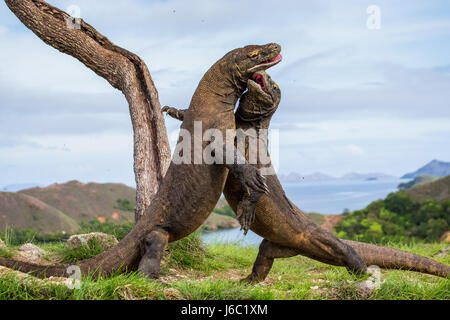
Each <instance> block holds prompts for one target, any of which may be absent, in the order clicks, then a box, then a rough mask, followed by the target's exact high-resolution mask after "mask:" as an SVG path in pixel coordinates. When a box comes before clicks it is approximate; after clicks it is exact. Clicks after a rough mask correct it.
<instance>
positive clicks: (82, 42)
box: [5, 0, 170, 221]
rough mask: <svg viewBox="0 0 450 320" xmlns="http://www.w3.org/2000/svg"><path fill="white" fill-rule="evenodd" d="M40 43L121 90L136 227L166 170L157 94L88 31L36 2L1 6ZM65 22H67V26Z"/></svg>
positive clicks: (135, 62) (138, 66)
mask: <svg viewBox="0 0 450 320" xmlns="http://www.w3.org/2000/svg"><path fill="white" fill-rule="evenodd" d="M5 2H6V4H7V6H8V7H9V8H10V9H11V11H12V12H13V13H14V14H15V15H16V16H17V17H18V18H19V20H20V21H21V22H22V23H23V24H24V25H25V26H26V27H27V28H29V29H30V30H31V31H33V32H34V33H35V34H36V35H37V36H38V37H39V38H40V39H41V40H43V41H44V42H45V43H47V44H48V45H50V46H52V47H54V48H55V49H58V50H59V51H61V52H64V53H66V54H69V55H71V56H73V57H74V58H76V59H78V60H79V61H80V62H82V63H83V64H84V65H86V66H87V67H88V68H90V69H91V70H93V71H94V72H95V73H96V74H98V75H99V76H101V77H103V78H104V79H106V80H107V81H108V82H109V83H110V84H111V85H112V86H113V87H114V88H116V89H118V90H120V91H121V92H122V93H123V94H124V95H125V98H126V99H127V101H128V104H129V109H130V115H131V121H132V125H133V134H134V173H135V177H136V209H135V218H136V221H137V220H138V219H139V217H140V216H141V215H143V213H144V210H145V208H147V207H148V206H149V204H150V201H151V199H152V197H153V196H154V195H155V194H156V192H157V190H158V187H159V184H160V183H161V181H162V178H163V177H164V175H165V173H166V170H167V168H168V166H169V164H170V146H169V142H168V138H167V130H166V127H165V123H164V117H163V115H162V114H161V112H160V110H161V104H160V102H159V98H158V92H157V90H156V88H155V86H154V84H153V80H152V78H151V76H150V72H149V70H148V68H147V66H146V65H145V63H144V62H143V61H142V60H141V59H140V58H139V57H138V56H137V55H135V54H133V53H131V52H129V51H127V50H125V49H123V48H120V47H118V46H116V45H114V44H113V43H112V42H111V41H109V40H108V39H107V38H106V37H105V36H103V35H102V34H100V33H99V32H98V31H97V30H95V29H94V28H93V27H92V26H90V25H89V24H87V23H86V22H84V21H83V20H82V19H79V20H78V19H77V21H76V23H75V24H73V19H72V18H71V17H70V16H69V15H68V14H67V13H65V12H64V11H61V10H60V9H58V8H55V7H53V6H51V5H49V4H48V3H46V2H44V1H41V0H5ZM68 21H69V22H68Z"/></svg>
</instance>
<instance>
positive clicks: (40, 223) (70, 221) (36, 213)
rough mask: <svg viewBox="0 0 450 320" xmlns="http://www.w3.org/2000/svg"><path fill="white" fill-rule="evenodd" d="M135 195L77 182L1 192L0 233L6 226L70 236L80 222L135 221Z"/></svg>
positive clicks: (131, 191) (118, 186)
mask: <svg viewBox="0 0 450 320" xmlns="http://www.w3.org/2000/svg"><path fill="white" fill-rule="evenodd" d="M135 195H136V191H135V189H134V188H131V187H128V186H126V185H124V184H116V183H106V184H100V183H87V184H85V183H81V182H79V181H69V182H67V183H63V184H52V185H50V186H48V187H45V188H39V187H37V188H31V189H25V190H21V191H19V192H0V230H4V229H5V227H6V226H7V225H8V226H15V227H20V228H26V229H33V230H35V231H38V232H40V233H59V232H66V233H71V232H74V231H76V230H77V229H78V228H79V224H78V223H79V222H81V221H90V220H94V219H97V220H99V221H100V222H103V221H106V220H109V221H113V222H118V223H120V222H126V221H134V212H133V209H132V208H133V207H134V204H135ZM118 199H121V200H122V205H120V204H119V203H118V202H117V200H118ZM123 203H126V204H128V207H127V206H123ZM130 208H131V211H128V210H127V209H130Z"/></svg>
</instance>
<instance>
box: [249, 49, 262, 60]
mask: <svg viewBox="0 0 450 320" xmlns="http://www.w3.org/2000/svg"><path fill="white" fill-rule="evenodd" d="M258 55H259V51H258V50H253V51H252V52H250V53H249V54H248V57H249V58H250V59H255V58H256V57H257V56H258Z"/></svg>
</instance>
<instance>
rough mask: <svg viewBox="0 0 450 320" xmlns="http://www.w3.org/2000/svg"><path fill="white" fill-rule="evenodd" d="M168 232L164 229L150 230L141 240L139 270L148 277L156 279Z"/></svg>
mask: <svg viewBox="0 0 450 320" xmlns="http://www.w3.org/2000/svg"><path fill="white" fill-rule="evenodd" d="M168 239H169V236H168V233H167V232H166V231H165V230H162V229H161V230H160V229H158V230H154V231H152V232H150V233H149V234H148V235H147V236H146V237H145V238H144V240H142V242H141V257H142V258H141V261H140V262H139V268H138V270H139V272H140V273H142V274H143V275H144V276H146V277H147V278H149V279H158V278H159V272H160V268H161V260H162V258H163V254H164V250H165V249H166V247H167V244H168V242H169V241H168Z"/></svg>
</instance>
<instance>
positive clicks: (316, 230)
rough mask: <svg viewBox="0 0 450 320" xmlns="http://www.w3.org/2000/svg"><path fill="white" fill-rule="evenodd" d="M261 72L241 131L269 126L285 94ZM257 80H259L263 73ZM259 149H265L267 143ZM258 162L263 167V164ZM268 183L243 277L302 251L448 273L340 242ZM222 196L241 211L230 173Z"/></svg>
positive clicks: (247, 97)
mask: <svg viewBox="0 0 450 320" xmlns="http://www.w3.org/2000/svg"><path fill="white" fill-rule="evenodd" d="M258 74H260V75H261V76H262V79H263V80H264V82H261V81H258V82H259V83H260V84H262V86H263V87H264V90H263V89H262V87H261V86H260V85H258V84H257V83H256V82H255V81H252V80H251V79H250V80H249V81H248V88H249V90H248V92H246V93H245V94H244V95H243V96H242V97H241V100H240V103H239V107H238V109H237V110H236V127H237V128H238V129H242V130H248V129H251V128H256V129H267V128H268V127H269V124H270V119H271V117H272V115H273V113H274V112H275V110H276V109H277V107H278V104H279V102H280V94H281V93H280V90H279V88H278V86H277V85H276V84H275V83H274V82H273V81H272V80H271V79H270V77H269V76H268V75H267V74H265V73H264V72H260V73H258ZM254 78H256V79H261V77H254ZM165 109H166V110H168V111H169V112H168V114H169V115H173V114H174V113H177V116H178V118H181V119H182V118H183V110H181V111H180V110H176V109H174V108H167V107H166V108H165ZM261 140H262V142H264V141H265V142H266V141H267V136H264V137H261ZM261 140H260V141H261ZM246 147H247V146H246ZM258 147H259V148H266V149H267V144H263V145H262V146H261V145H260V146H258ZM247 151H248V150H247ZM246 156H248V153H246ZM258 166H260V167H261V165H260V164H258ZM266 183H267V185H268V187H269V193H268V194H264V195H262V196H261V198H260V199H259V201H258V202H257V204H256V211H255V221H254V222H253V223H252V224H251V226H250V229H251V230H253V231H254V232H255V233H256V234H258V235H260V236H261V237H263V238H264V240H263V241H262V243H261V245H260V249H259V253H258V257H257V259H256V261H255V264H254V266H253V271H252V273H251V274H250V275H249V276H248V277H247V278H246V279H244V280H245V281H249V282H257V281H262V280H264V279H265V278H266V276H267V274H268V273H269V271H270V269H271V266H272V264H273V261H274V259H275V258H287V257H292V256H295V255H299V254H300V255H304V256H307V257H310V258H313V259H315V260H319V261H322V262H324V263H327V264H332V265H337V266H346V267H347V268H348V269H350V270H351V271H354V270H358V268H360V270H361V269H362V268H363V266H362V265H361V263H362V262H361V261H360V258H359V257H361V258H362V260H364V262H365V263H366V264H367V265H377V266H379V267H381V268H387V269H404V270H411V271H418V272H424V273H429V274H433V275H437V276H442V277H447V276H449V275H450V267H448V266H446V265H444V264H441V263H438V262H436V261H434V260H431V259H428V258H425V257H422V256H419V255H416V254H412V253H409V252H405V251H401V250H397V249H392V248H388V247H382V246H376V245H372V244H367V243H362V242H356V241H348V240H341V239H339V238H337V237H336V236H334V235H333V234H332V233H331V232H328V231H327V230H325V229H323V228H321V227H320V226H318V225H317V224H316V223H315V222H314V221H312V220H311V219H310V218H309V217H308V216H307V215H305V214H304V213H303V212H302V211H301V210H300V209H298V208H297V207H296V206H295V205H294V204H293V203H291V202H290V201H289V199H288V198H287V197H286V195H285V193H284V190H283V188H282V186H281V184H280V182H279V180H278V177H277V176H276V175H275V174H273V175H269V176H267V177H266ZM224 194H225V197H226V199H227V201H228V203H229V204H230V206H231V207H232V208H233V210H234V211H235V212H237V210H238V205H237V204H238V203H239V201H241V199H242V198H243V197H244V198H245V196H243V194H242V189H241V187H240V186H239V184H238V183H237V181H236V179H235V178H234V177H233V176H232V175H229V176H228V179H227V182H226V185H225V188H224ZM355 251H356V253H355ZM355 266H356V268H355Z"/></svg>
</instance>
